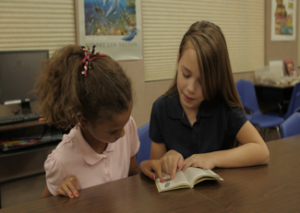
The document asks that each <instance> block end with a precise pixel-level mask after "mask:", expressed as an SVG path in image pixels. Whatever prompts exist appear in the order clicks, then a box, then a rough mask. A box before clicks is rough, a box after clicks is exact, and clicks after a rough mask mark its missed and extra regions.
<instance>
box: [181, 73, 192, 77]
mask: <svg viewBox="0 0 300 213" xmlns="http://www.w3.org/2000/svg"><path fill="white" fill-rule="evenodd" d="M182 75H183V77H185V78H188V77H190V76H189V75H187V74H185V73H184V72H182Z"/></svg>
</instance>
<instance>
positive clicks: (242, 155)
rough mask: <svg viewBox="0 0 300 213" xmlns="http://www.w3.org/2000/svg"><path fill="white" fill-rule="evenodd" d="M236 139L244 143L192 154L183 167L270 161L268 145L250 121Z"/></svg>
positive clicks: (230, 165) (236, 165)
mask: <svg viewBox="0 0 300 213" xmlns="http://www.w3.org/2000/svg"><path fill="white" fill-rule="evenodd" d="M236 139H237V140H238V141H239V142H240V144H242V145H241V146H239V147H236V148H233V149H229V150H223V151H216V152H211V153H205V154H196V155H192V156H191V157H189V158H187V159H186V160H185V162H184V166H183V169H186V168H188V167H190V166H192V167H200V168H203V169H213V168H215V167H221V168H230V167H246V166H254V165H260V164H267V163H268V162H269V158H270V154H269V150H268V147H267V145H266V143H265V142H264V140H263V139H262V138H261V136H260V134H259V133H258V132H257V130H256V129H255V128H254V126H253V125H252V124H251V123H250V122H249V121H247V122H246V123H245V124H244V125H243V126H242V128H241V129H240V131H239V132H238V133H237V136H236Z"/></svg>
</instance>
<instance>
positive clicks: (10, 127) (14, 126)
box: [0, 120, 47, 132]
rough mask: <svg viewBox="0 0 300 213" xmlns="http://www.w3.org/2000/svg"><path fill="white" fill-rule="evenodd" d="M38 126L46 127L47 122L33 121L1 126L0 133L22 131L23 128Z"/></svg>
mask: <svg viewBox="0 0 300 213" xmlns="http://www.w3.org/2000/svg"><path fill="white" fill-rule="evenodd" d="M39 125H47V122H45V121H38V120H35V121H28V122H21V123H14V124H8V125H3V126H0V132H5V131H9V130H15V129H23V128H27V127H33V126H39Z"/></svg>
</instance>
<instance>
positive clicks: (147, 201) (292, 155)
mask: <svg viewBox="0 0 300 213" xmlns="http://www.w3.org/2000/svg"><path fill="white" fill-rule="evenodd" d="M267 145H268V147H269V149H270V153H271V160H270V162H269V164H268V165H263V166H254V167H247V168H236V169H215V170H214V171H215V172H216V173H218V174H219V175H220V176H221V177H223V178H224V180H225V181H223V182H222V181H204V182H202V183H199V184H197V185H196V186H195V188H194V189H180V190H175V191H169V192H164V193H159V192H158V191H157V189H156V186H155V184H154V182H153V181H152V180H150V179H149V178H147V177H145V176H144V175H136V176H133V177H129V178H125V179H122V180H118V181H115V182H111V183H107V184H103V185H99V186H95V187H91V188H86V189H83V190H81V191H80V197H79V198H74V199H69V198H66V197H60V196H58V197H50V198H44V199H40V200H36V201H33V202H29V203H25V204H21V205H17V206H13V207H9V208H4V209H2V210H0V212H1V213H2V212H3V213H4V212H300V135H298V136H293V137H290V138H285V139H280V140H275V141H270V142H268V143H267ZM20 193H22V192H20Z"/></svg>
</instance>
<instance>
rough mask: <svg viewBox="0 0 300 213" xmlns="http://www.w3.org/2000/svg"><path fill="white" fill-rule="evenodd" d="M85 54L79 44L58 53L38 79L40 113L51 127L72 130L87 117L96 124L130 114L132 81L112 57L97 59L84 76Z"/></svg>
mask: <svg viewBox="0 0 300 213" xmlns="http://www.w3.org/2000/svg"><path fill="white" fill-rule="evenodd" d="M84 56H85V54H84V51H83V50H82V48H81V47H80V46H78V45H69V46H66V47H63V48H61V49H60V50H58V51H56V52H55V53H54V54H53V56H52V57H51V58H50V59H49V60H48V61H46V62H45V64H44V65H43V67H44V69H42V72H41V74H40V76H39V77H38V79H37V80H36V91H37V95H38V102H39V107H40V112H41V113H42V115H43V116H45V117H46V120H47V121H48V123H49V124H53V125H55V126H57V127H58V128H61V129H70V128H71V127H74V126H75V125H76V124H77V123H78V119H79V117H80V116H83V117H84V118H85V119H86V120H87V121H89V122H91V124H92V125H95V124H96V123H102V122H103V121H104V120H110V119H112V118H113V116H114V115H115V114H119V113H122V112H125V111H127V110H128V109H129V108H130V106H131V102H132V88H131V81H130V79H129V78H128V77H127V76H126V74H125V72H124V71H123V69H122V68H121V66H120V65H119V64H118V63H117V62H116V61H114V60H113V59H112V58H111V57H109V56H107V55H104V56H101V57H100V56H97V57H96V58H95V59H94V60H93V61H92V62H89V69H88V73H87V76H84V75H82V74H81V72H82V70H83V68H82V59H83V58H84Z"/></svg>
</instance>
